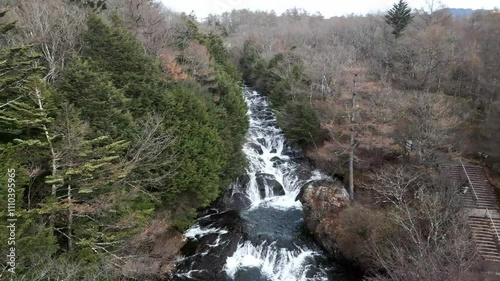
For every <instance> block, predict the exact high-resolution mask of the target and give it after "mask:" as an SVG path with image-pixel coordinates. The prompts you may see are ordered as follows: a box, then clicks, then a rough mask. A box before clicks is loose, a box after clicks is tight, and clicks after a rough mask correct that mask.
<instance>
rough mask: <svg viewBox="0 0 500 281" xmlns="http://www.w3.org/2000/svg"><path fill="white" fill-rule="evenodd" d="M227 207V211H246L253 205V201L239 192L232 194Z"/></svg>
mask: <svg viewBox="0 0 500 281" xmlns="http://www.w3.org/2000/svg"><path fill="white" fill-rule="evenodd" d="M225 205H226V206H225V207H226V209H227V210H244V209H246V208H248V207H250V205H252V201H250V199H248V197H247V196H246V195H245V194H243V193H240V192H237V193H234V194H232V196H231V197H230V198H229V200H228V202H226V204H225Z"/></svg>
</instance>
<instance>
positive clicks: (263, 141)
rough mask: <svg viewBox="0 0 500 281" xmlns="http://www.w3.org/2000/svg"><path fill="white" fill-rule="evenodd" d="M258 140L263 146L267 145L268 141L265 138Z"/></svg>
mask: <svg viewBox="0 0 500 281" xmlns="http://www.w3.org/2000/svg"><path fill="white" fill-rule="evenodd" d="M257 142H258V143H260V144H261V145H262V146H264V147H266V146H267V141H266V139H265V138H258V139H257Z"/></svg>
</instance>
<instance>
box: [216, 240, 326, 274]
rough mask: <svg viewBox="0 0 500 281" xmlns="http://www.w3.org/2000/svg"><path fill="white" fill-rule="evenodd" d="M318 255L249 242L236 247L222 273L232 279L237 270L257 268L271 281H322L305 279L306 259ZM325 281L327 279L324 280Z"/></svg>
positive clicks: (307, 251) (304, 250) (308, 251)
mask: <svg viewBox="0 0 500 281" xmlns="http://www.w3.org/2000/svg"><path fill="white" fill-rule="evenodd" d="M316 255H318V253H316V252H314V251H311V250H308V249H301V248H298V249H297V250H295V251H291V250H287V249H285V248H280V249H278V248H276V247H275V245H274V244H270V245H269V244H266V243H265V242H264V243H263V244H262V245H259V246H254V245H253V244H252V243H250V242H248V241H247V242H245V243H241V244H239V245H238V248H237V250H236V252H235V253H234V254H233V255H232V256H231V257H228V258H227V261H226V265H225V267H224V271H225V272H226V274H227V275H228V276H229V277H230V278H232V279H234V277H235V275H236V272H237V271H238V270H243V269H246V268H252V267H253V268H258V269H259V270H260V272H261V273H262V274H263V275H265V276H266V277H267V278H269V279H270V280H272V281H306V280H309V281H311V280H322V279H323V277H316V278H314V279H311V278H307V277H306V275H307V270H308V266H307V264H308V262H307V259H310V258H314V256H316ZM324 280H327V279H324Z"/></svg>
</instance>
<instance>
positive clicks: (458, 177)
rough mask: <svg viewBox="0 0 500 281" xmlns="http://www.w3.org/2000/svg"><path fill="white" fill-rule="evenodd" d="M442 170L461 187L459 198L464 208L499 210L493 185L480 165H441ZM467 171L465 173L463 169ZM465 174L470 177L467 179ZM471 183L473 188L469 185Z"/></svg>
mask: <svg viewBox="0 0 500 281" xmlns="http://www.w3.org/2000/svg"><path fill="white" fill-rule="evenodd" d="M442 170H443V171H444V172H445V173H446V174H447V175H448V176H449V177H450V179H451V180H452V181H453V182H454V183H455V184H457V185H459V186H460V187H461V193H462V196H461V200H462V203H463V206H464V207H465V208H470V209H486V208H488V209H490V210H499V209H500V206H499V204H498V201H497V198H496V194H495V192H494V191H493V186H491V184H490V183H489V181H488V178H487V177H486V174H485V173H484V170H483V168H482V167H479V166H470V165H463V166H462V165H443V166H442ZM464 170H465V171H467V174H466V173H465V171H464ZM467 176H468V177H469V179H470V183H469V180H468V179H467ZM471 184H472V186H473V188H472V187H471Z"/></svg>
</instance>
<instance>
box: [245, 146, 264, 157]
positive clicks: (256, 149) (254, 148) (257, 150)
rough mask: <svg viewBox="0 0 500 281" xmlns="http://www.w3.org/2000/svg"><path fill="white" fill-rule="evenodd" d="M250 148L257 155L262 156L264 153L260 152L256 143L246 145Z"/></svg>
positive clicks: (260, 148)
mask: <svg viewBox="0 0 500 281" xmlns="http://www.w3.org/2000/svg"><path fill="white" fill-rule="evenodd" d="M247 145H248V146H249V147H250V148H252V149H253V150H255V151H256V152H257V153H258V154H260V155H262V154H264V151H263V150H262V147H261V146H260V145H258V144H256V143H249V144H247Z"/></svg>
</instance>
